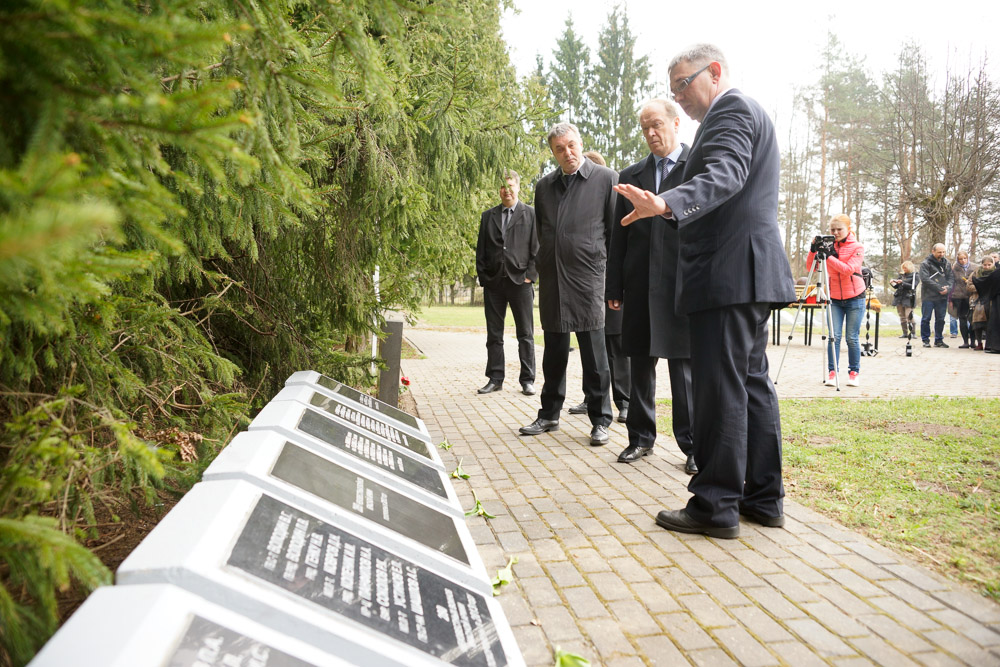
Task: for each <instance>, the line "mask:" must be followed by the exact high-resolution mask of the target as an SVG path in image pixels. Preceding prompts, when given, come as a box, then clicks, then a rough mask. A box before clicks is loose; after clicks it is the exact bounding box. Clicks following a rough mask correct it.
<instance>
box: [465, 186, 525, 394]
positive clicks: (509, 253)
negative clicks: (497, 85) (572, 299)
mask: <svg viewBox="0 0 1000 667" xmlns="http://www.w3.org/2000/svg"><path fill="white" fill-rule="evenodd" d="M504 180H505V184H504V185H503V186H501V187H500V202H501V203H500V205H499V206H494V207H493V208H491V209H489V210H488V211H484V212H483V216H482V218H481V219H480V221H479V241H478V243H477V244H476V274H477V275H478V276H479V284H480V285H482V286H483V304H484V306H485V310H486V377H487V380H488V381H487V382H486V385H485V386H483V387H482V388H481V389H479V393H480V394H489V393H491V392H494V391H500V389H501V388H502V387H503V379H504V355H503V321H504V318H505V317H506V316H507V306H508V304H509V305H510V311H511V313H512V314H513V315H514V327H515V330H516V331H517V353H518V358H519V359H520V361H521V375H520V377H519V380H520V382H521V392H522V393H523V394H525V395H527V396H531V395H532V394H534V393H535V384H534V383H535V321H534V315H533V310H532V308H533V304H534V302H535V286H534V284H533V283H534V282H535V281H536V280H538V271H536V270H535V255H536V254H538V233H537V231H536V230H535V209H533V208H532V207H530V206H528V205H527V204H524V203H521V202H519V201H518V199H517V196H518V193H519V192H520V189H521V177H520V176H518V175H517V172H516V171H507V172H506V174H505V179H504Z"/></svg>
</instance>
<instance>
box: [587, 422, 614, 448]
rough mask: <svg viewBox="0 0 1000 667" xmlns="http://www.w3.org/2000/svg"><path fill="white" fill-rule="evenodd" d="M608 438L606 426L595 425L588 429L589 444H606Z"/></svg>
mask: <svg viewBox="0 0 1000 667" xmlns="http://www.w3.org/2000/svg"><path fill="white" fill-rule="evenodd" d="M610 439H611V438H610V436H609V435H608V427H607V426H601V425H597V426H595V427H594V428H592V429H590V444H592V445H594V446H597V445H606V444H608V440H610Z"/></svg>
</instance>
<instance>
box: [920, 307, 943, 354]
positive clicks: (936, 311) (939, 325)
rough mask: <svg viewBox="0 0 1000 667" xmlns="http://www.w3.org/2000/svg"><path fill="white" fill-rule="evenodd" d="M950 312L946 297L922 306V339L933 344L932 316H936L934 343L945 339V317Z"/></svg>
mask: <svg viewBox="0 0 1000 667" xmlns="http://www.w3.org/2000/svg"><path fill="white" fill-rule="evenodd" d="M947 312H948V299H945V298H944V297H942V298H940V299H934V300H933V301H924V302H922V303H921V304H920V313H921V315H920V339H921V340H923V341H924V342H925V343H929V342H931V314H933V315H934V342H935V343H940V342H941V341H942V339H943V338H944V316H945V313H947Z"/></svg>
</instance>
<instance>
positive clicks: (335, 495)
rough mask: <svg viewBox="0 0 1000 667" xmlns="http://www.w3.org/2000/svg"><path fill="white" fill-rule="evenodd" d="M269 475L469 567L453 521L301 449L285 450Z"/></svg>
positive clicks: (438, 512)
mask: <svg viewBox="0 0 1000 667" xmlns="http://www.w3.org/2000/svg"><path fill="white" fill-rule="evenodd" d="M271 475H273V476H274V477H277V478H278V479H282V480H284V481H286V482H288V483H289V484H292V485H293V486H297V487H298V488H300V489H303V490H305V491H308V492H309V493H311V494H313V495H315V496H318V497H320V498H322V499H324V500H327V501H329V502H331V503H333V504H334V505H336V506H338V507H340V508H343V509H344V510H347V511H350V512H353V513H354V514H357V515H359V516H363V517H365V518H367V519H369V520H371V521H374V522H375V523H377V524H379V525H381V526H384V527H386V528H388V529H389V530H392V531H394V532H396V533H398V534H400V535H404V536H406V537H409V538H411V539H413V540H416V541H417V542H419V543H420V544H423V545H425V546H427V547H429V548H431V549H433V550H435V551H440V552H441V553H444V554H446V555H448V556H451V557H452V558H454V559H456V560H458V561H460V562H462V563H465V564H467V565H468V564H469V556H468V554H466V552H465V548H464V547H463V546H462V541H461V538H460V537H459V534H458V530H457V528H456V524H455V519H454V518H453V517H451V516H448V515H447V514H444V513H442V512H440V511H438V510H436V509H433V508H431V507H428V506H427V505H424V504H422V503H420V502H419V501H417V500H414V499H413V498H410V497H409V496H405V495H403V494H401V493H399V492H398V491H395V490H393V489H390V488H388V487H385V486H382V485H381V484H378V483H377V482H374V481H372V480H370V479H368V478H367V477H364V476H362V475H359V474H357V473H355V472H352V471H350V470H348V469H346V468H344V467H342V466H339V465H337V464H336V463H334V462H332V461H329V460H327V459H324V458H322V457H320V456H317V455H316V454H313V453H312V452H309V451H307V450H305V449H303V448H301V447H297V446H295V445H292V444H291V443H288V444H286V445H285V446H284V447H283V448H282V450H281V454H280V455H279V456H278V459H277V460H276V461H275V463H274V467H273V468H272V469H271Z"/></svg>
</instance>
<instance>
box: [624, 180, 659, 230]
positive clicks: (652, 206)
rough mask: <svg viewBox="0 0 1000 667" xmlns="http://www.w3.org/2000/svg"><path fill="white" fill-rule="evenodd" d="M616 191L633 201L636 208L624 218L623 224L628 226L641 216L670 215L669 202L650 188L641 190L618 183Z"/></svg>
mask: <svg viewBox="0 0 1000 667" xmlns="http://www.w3.org/2000/svg"><path fill="white" fill-rule="evenodd" d="M615 192H617V193H618V194H620V195H621V196H622V197H625V199H628V200H629V201H630V202H632V206H633V207H634V210H633V211H632V212H631V213H629V214H628V215H626V216H625V217H624V218H622V226H623V227H628V226H629V225H631V224H632V223H633V222H635V221H636V220H639V219H641V218H652V217H654V216H657V215H670V208H669V207H668V206H667V203H666V202H665V201H663V200H662V199H660V198H659V197H657V196H656V195H655V194H653V193H652V192H650V191H649V190H640V189H639V188H637V187H635V186H634V185H628V184H623V185H616V186H615Z"/></svg>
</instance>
